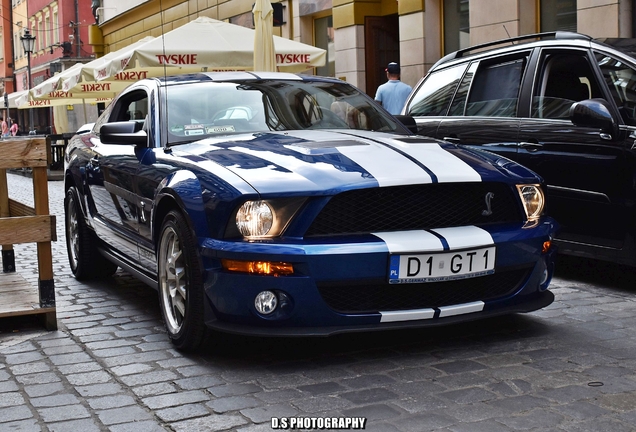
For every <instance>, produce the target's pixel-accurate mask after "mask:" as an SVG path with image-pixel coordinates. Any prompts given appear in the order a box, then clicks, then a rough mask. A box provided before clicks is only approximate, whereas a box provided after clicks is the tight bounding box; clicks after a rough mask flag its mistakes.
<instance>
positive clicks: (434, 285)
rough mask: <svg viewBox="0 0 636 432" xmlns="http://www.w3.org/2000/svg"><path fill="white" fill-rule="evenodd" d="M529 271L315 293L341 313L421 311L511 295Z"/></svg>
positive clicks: (333, 287) (334, 288)
mask: <svg viewBox="0 0 636 432" xmlns="http://www.w3.org/2000/svg"><path fill="white" fill-rule="evenodd" d="M530 271H531V268H528V267H527V268H523V269H515V270H508V271H499V272H497V273H495V274H492V275H488V276H482V277H476V278H470V279H459V280H454V281H445V282H430V283H413V284H389V283H388V282H384V283H378V282H371V283H360V284H355V285H351V284H348V285H344V284H341V283H339V284H333V285H332V284H322V285H319V286H318V290H319V291H320V295H321V296H322V298H323V299H324V300H325V302H326V303H327V304H328V305H329V307H330V308H332V309H334V310H335V311H337V312H342V313H364V312H368V313H371V312H378V311H396V310H409V309H423V308H433V307H440V306H449V305H455V304H462V303H469V302H473V301H479V300H482V301H485V300H491V299H495V298H499V297H504V296H506V295H510V294H512V293H514V292H515V291H516V290H517V289H519V287H520V286H521V284H522V283H523V282H525V281H526V279H527V278H528V276H529V274H530Z"/></svg>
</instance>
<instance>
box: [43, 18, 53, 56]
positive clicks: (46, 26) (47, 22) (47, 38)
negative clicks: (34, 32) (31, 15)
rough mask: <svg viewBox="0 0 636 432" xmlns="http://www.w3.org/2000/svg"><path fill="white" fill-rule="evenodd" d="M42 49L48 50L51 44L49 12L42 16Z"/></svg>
mask: <svg viewBox="0 0 636 432" xmlns="http://www.w3.org/2000/svg"><path fill="white" fill-rule="evenodd" d="M44 36H45V40H44V47H45V48H48V47H50V46H51V45H52V44H53V43H52V42H51V14H50V13H49V12H47V13H46V15H44Z"/></svg>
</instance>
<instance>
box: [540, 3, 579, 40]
mask: <svg viewBox="0 0 636 432" xmlns="http://www.w3.org/2000/svg"><path fill="white" fill-rule="evenodd" d="M540 7H541V31H542V32H548V31H555V30H563V31H572V32H575V31H576V0H549V1H546V0H541V3H540Z"/></svg>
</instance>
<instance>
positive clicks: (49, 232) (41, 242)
mask: <svg viewBox="0 0 636 432" xmlns="http://www.w3.org/2000/svg"><path fill="white" fill-rule="evenodd" d="M0 151H1V156H0V245H2V270H3V271H2V273H0V318H2V317H10V316H20V315H34V314H39V315H41V316H42V318H43V323H44V326H45V327H46V328H47V329H48V330H55V329H57V318H56V311H55V284H54V280H53V257H52V253H51V242H52V241H55V240H57V236H56V231H55V216H53V215H49V192H48V179H47V168H48V166H49V164H50V163H51V143H50V140H49V139H47V138H46V137H38V138H36V137H30V138H26V137H24V138H23V137H16V138H8V139H4V140H2V141H0ZM14 168H31V169H32V170H33V171H32V173H33V202H34V206H33V207H29V206H27V205H25V204H22V203H20V202H17V201H15V200H12V199H9V191H8V187H7V169H14ZM22 243H37V259H38V284H37V286H35V285H34V284H33V283H30V282H29V281H27V280H26V279H25V278H24V276H23V275H22V274H20V273H18V272H16V268H15V254H14V250H13V245H14V244H22Z"/></svg>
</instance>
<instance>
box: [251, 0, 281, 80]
mask: <svg viewBox="0 0 636 432" xmlns="http://www.w3.org/2000/svg"><path fill="white" fill-rule="evenodd" d="M252 12H253V13H254V70H255V71H267V72H276V52H275V51H274V33H273V30H274V8H272V4H271V3H270V0H256V3H254V8H253V9H252Z"/></svg>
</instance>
